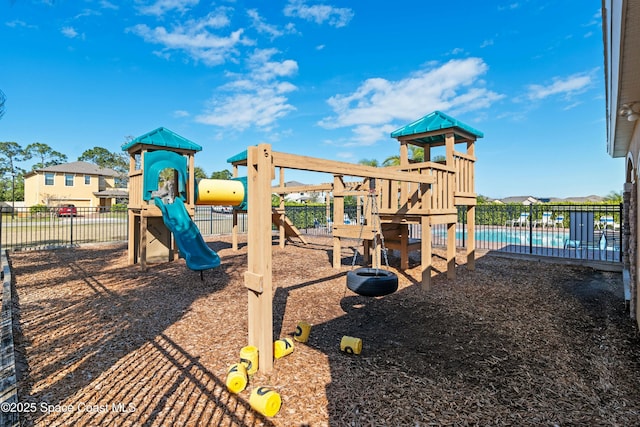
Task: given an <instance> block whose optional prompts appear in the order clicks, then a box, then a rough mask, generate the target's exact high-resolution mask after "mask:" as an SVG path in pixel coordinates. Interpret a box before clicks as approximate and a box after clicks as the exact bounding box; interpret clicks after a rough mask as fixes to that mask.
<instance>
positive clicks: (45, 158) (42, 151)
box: [24, 142, 67, 171]
mask: <svg viewBox="0 0 640 427" xmlns="http://www.w3.org/2000/svg"><path fill="white" fill-rule="evenodd" d="M24 151H26V152H27V153H29V154H30V155H31V157H36V158H38V159H39V160H40V161H39V162H38V163H35V164H34V165H33V166H31V170H32V171H33V170H36V169H42V168H46V167H47V166H54V165H60V164H62V163H65V162H66V161H67V156H66V154H62V153H60V152H58V151H55V150H54V149H52V148H51V147H49V146H48V145H47V144H43V143H41V142H34V143H31V144H29V145H27V147H26V148H25V149H24Z"/></svg>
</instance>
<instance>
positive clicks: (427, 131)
mask: <svg viewBox="0 0 640 427" xmlns="http://www.w3.org/2000/svg"><path fill="white" fill-rule="evenodd" d="M391 136H392V137H393V138H396V139H397V140H398V142H399V143H400V156H399V160H400V164H399V165H398V166H390V167H382V168H379V167H372V166H364V165H356V164H351V163H346V162H338V161H330V160H323V159H318V158H313V157H307V156H299V155H294V154H287V153H280V152H275V151H272V149H271V146H270V145H269V144H259V145H257V146H251V147H249V148H248V149H247V150H246V151H245V152H243V153H240V154H238V155H237V156H234V157H232V158H230V159H228V162H229V163H231V164H232V165H233V176H234V177H235V178H236V179H239V172H240V170H239V168H240V167H246V169H247V174H246V191H245V192H244V193H243V200H242V202H238V200H237V199H235V198H233V197H231V196H237V194H235V192H234V191H233V190H229V189H228V188H227V187H226V186H227V184H224V183H221V187H220V190H219V191H218V190H215V189H214V187H215V186H214V185H213V183H212V186H211V187H212V188H211V189H210V191H209V192H208V194H207V195H201V194H198V193H199V192H198V191H197V189H196V187H195V182H194V181H193V180H192V179H189V177H193V169H194V154H195V152H197V151H200V150H201V147H200V146H198V145H197V144H194V143H192V142H190V141H188V140H185V139H184V138H181V137H179V136H178V135H176V134H173V133H172V132H170V131H167V130H164V129H162V128H160V129H159V130H156V131H153V132H150V133H149V134H145V135H143V136H142V137H139V138H136V139H135V140H133V141H131V142H130V143H129V144H127V145H125V146H123V150H127V151H129V154H130V156H131V161H130V164H131V166H130V173H129V176H130V201H129V203H130V204H129V220H130V221H129V227H130V229H129V263H130V264H135V263H136V262H140V263H141V265H142V267H143V268H144V267H145V264H146V262H147V260H148V259H151V258H154V259H157V258H160V259H165V260H172V259H174V254H175V253H176V250H175V249H176V248H175V246H174V245H175V241H176V240H177V243H178V247H179V250H180V251H181V252H185V251H189V250H190V249H189V248H191V245H193V247H194V248H196V249H194V252H195V253H194V254H191V255H193V256H194V258H195V259H196V264H195V268H194V267H193V266H189V258H188V254H187V256H185V258H186V260H187V265H188V266H189V267H190V268H192V269H194V270H200V271H202V270H204V269H207V268H214V267H215V266H217V265H218V264H219V259H218V260H217V262H216V260H215V257H217V254H216V255H215V257H213V256H212V255H211V254H208V253H207V252H206V249H208V248H205V247H206V243H204V242H203V241H202V242H201V240H202V237H201V236H200V234H199V233H198V232H197V230H195V231H193V230H191V228H190V226H189V220H190V219H189V220H188V218H190V217H192V216H193V214H194V210H195V205H196V204H228V205H234V206H237V209H234V215H233V238H232V245H233V248H234V249H237V247H238V236H237V234H238V233H237V229H238V216H237V215H238V213H239V212H246V213H247V216H248V236H247V241H248V255H247V271H246V272H245V275H244V283H245V286H246V288H247V294H248V344H249V345H251V346H255V347H257V348H258V351H259V363H258V365H259V369H260V370H261V371H263V372H270V371H271V370H272V369H273V339H274V337H273V283H272V240H273V233H272V223H274V222H275V223H276V224H277V225H278V227H279V229H280V245H284V240H285V238H287V233H289V237H290V236H291V234H292V233H293V234H298V235H299V233H298V232H297V230H295V229H294V228H289V229H287V223H286V219H285V217H284V211H283V204H282V202H281V204H280V206H279V208H278V209H275V210H274V209H273V207H272V205H271V195H272V194H273V193H277V194H280V196H281V200H282V194H284V193H285V192H286V191H287V190H291V188H287V189H286V190H285V188H284V176H285V170H287V169H295V170H304V171H312V172H320V173H328V174H331V175H333V183H332V184H331V186H330V188H329V186H327V185H322V186H318V190H320V189H328V190H330V191H331V192H332V195H333V224H332V234H333V260H332V262H333V267H334V268H336V269H338V268H341V261H342V260H341V251H342V246H343V245H344V244H345V243H346V242H347V241H349V242H351V243H352V240H353V239H361V240H362V242H363V251H364V254H365V258H368V257H369V255H370V254H369V252H370V248H371V244H372V242H374V241H375V240H376V239H378V238H379V237H383V238H384V240H385V241H386V242H387V247H389V248H392V249H397V250H399V251H400V254H401V265H400V267H401V269H406V268H407V267H408V264H409V252H410V251H412V250H418V249H419V250H420V254H421V262H420V264H421V265H420V271H421V282H422V288H423V289H425V290H427V289H428V288H429V287H430V283H431V273H432V260H431V258H432V244H431V227H432V226H433V225H435V224H446V225H447V245H446V258H447V277H448V278H450V279H453V278H455V255H456V246H455V242H456V235H455V233H456V223H457V221H458V218H457V206H460V205H464V206H467V235H468V239H467V250H466V260H467V269H469V270H473V269H474V268H475V241H474V237H473V236H474V231H475V230H474V229H475V205H476V194H475V191H474V163H475V155H474V151H475V150H474V148H475V141H476V139H477V138H481V137H482V136H483V135H482V133H481V132H479V131H477V130H475V129H473V128H471V127H469V126H467V125H465V124H463V123H461V122H459V121H457V120H455V119H453V118H451V117H449V116H447V115H446V114H443V113H441V112H438V111H436V112H433V113H431V114H429V115H427V116H424V117H423V118H421V119H419V120H417V121H415V122H413V123H411V124H409V125H407V126H404V127H402V128H400V129H398V130H396V131H395V132H393V133H392V135H391ZM456 144H464V145H465V147H466V152H461V151H456V150H455V147H456ZM410 145H414V146H417V147H420V148H421V149H423V152H424V161H423V162H420V163H412V162H411V161H410V159H409V146H410ZM439 146H444V148H445V156H444V159H443V160H442V161H437V162H434V161H431V160H430V159H431V150H432V148H434V147H439ZM154 153H160V154H154ZM179 158H182V159H183V160H178V159H179ZM183 162H184V163H183ZM168 167H170V168H173V169H174V170H176V172H175V175H174V183H175V184H176V189H177V190H176V191H177V194H179V195H180V197H179V198H178V199H179V200H180V202H178V206H179V205H180V204H182V205H183V207H180V208H176V209H175V210H177V211H178V213H176V212H173V209H171V208H169V209H163V207H162V205H163V204H164V205H167V206H168V205H170V204H171V203H164V202H162V201H160V202H159V200H162V199H161V197H158V196H161V195H162V194H160V193H155V194H156V196H155V197H154V192H158V191H160V189H159V188H158V174H159V172H160V171H161V170H162V169H164V168H168ZM176 167H177V168H178V169H176ZM276 168H278V169H279V173H280V175H279V181H280V183H279V186H278V187H277V188H276V189H275V190H274V189H273V188H272V185H271V182H272V180H273V179H275V176H276V174H275V172H276ZM181 170H184V172H181ZM345 177H356V178H361V179H362V181H361V182H358V183H349V182H347V181H345ZM203 181H204V180H203ZM371 181H375V185H370V184H371ZM202 184H203V182H202V181H200V183H199V185H202ZM233 188H236V187H233ZM305 188H306V189H309V188H310V187H305ZM370 191H375V192H376V196H377V197H375V200H377V203H378V206H377V209H376V212H377V215H378V218H376V219H379V223H380V225H381V226H380V227H379V228H380V229H378V227H374V226H372V224H374V222H373V221H372V219H373V218H372V210H369V211H367V212H365V213H363V215H362V218H358V219H357V220H356V223H355V224H345V223H344V221H343V218H344V198H345V197H346V196H350V195H354V196H357V198H358V199H359V198H360V197H362V196H366V195H368V194H369V192H370ZM196 194H197V197H196ZM151 199H153V200H154V203H155V205H152V204H150V203H149V201H150V200H151ZM223 202H224V203H223ZM165 207H166V206H165ZM358 216H360V215H358ZM174 220H178V221H177V222H178V224H177V226H176V227H171V226H170V224H171V222H172V221H174ZM161 221H162V222H161ZM163 224H169V225H168V226H165V225H163ZM410 224H420V225H421V236H420V237H421V238H420V239H419V240H416V241H413V240H410V239H409V233H408V229H409V225H410ZM185 230H187V231H185ZM171 233H173V235H174V236H175V239H174V240H173V241H172V239H171ZM182 234H186V236H182ZM203 245H204V247H203ZM185 247H186V248H187V249H185ZM209 250H210V249H209ZM211 252H213V251H211ZM214 254H215V252H214ZM183 255H184V254H183ZM378 259H380V258H379V257H378Z"/></svg>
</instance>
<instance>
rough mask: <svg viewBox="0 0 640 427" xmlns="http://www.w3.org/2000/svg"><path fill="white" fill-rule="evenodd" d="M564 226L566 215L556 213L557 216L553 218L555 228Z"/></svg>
mask: <svg viewBox="0 0 640 427" xmlns="http://www.w3.org/2000/svg"><path fill="white" fill-rule="evenodd" d="M556 227H558V228H564V215H556V218H555V219H554V220H553V228H556Z"/></svg>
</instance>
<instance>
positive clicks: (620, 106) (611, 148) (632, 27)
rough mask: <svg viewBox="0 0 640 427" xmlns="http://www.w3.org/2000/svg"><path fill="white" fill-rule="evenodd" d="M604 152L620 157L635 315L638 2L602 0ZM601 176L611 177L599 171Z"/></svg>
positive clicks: (628, 281)
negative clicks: (605, 131) (621, 159)
mask: <svg viewBox="0 0 640 427" xmlns="http://www.w3.org/2000/svg"><path fill="white" fill-rule="evenodd" d="M602 31H603V40H604V72H605V91H606V123H607V152H608V153H609V155H610V156H612V157H620V158H624V159H625V183H624V187H623V193H622V197H623V204H624V209H623V218H622V263H623V275H622V277H623V282H624V285H625V297H626V298H627V300H628V301H629V314H630V316H631V318H632V319H634V320H635V321H636V322H638V323H639V324H640V316H639V315H638V313H639V309H640V307H638V302H639V301H640V298H639V297H638V291H639V289H640V286H638V284H639V281H638V262H639V260H640V259H639V256H640V251H639V250H638V228H639V225H640V224H639V223H638V220H639V216H638V201H639V200H640V197H639V195H638V191H639V187H638V161H639V160H640V127H639V126H638V123H640V120H639V119H640V78H639V77H638V76H640V2H639V1H636V0H603V2H602ZM601 178H602V179H610V177H606V176H603V177H601Z"/></svg>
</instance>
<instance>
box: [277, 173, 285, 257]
mask: <svg viewBox="0 0 640 427" xmlns="http://www.w3.org/2000/svg"><path fill="white" fill-rule="evenodd" d="M280 187H284V168H280ZM279 199H280V204H279V206H278V208H279V213H280V215H278V237H279V244H280V248H281V249H284V244H285V241H286V239H287V237H286V233H285V230H284V194H279Z"/></svg>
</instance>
